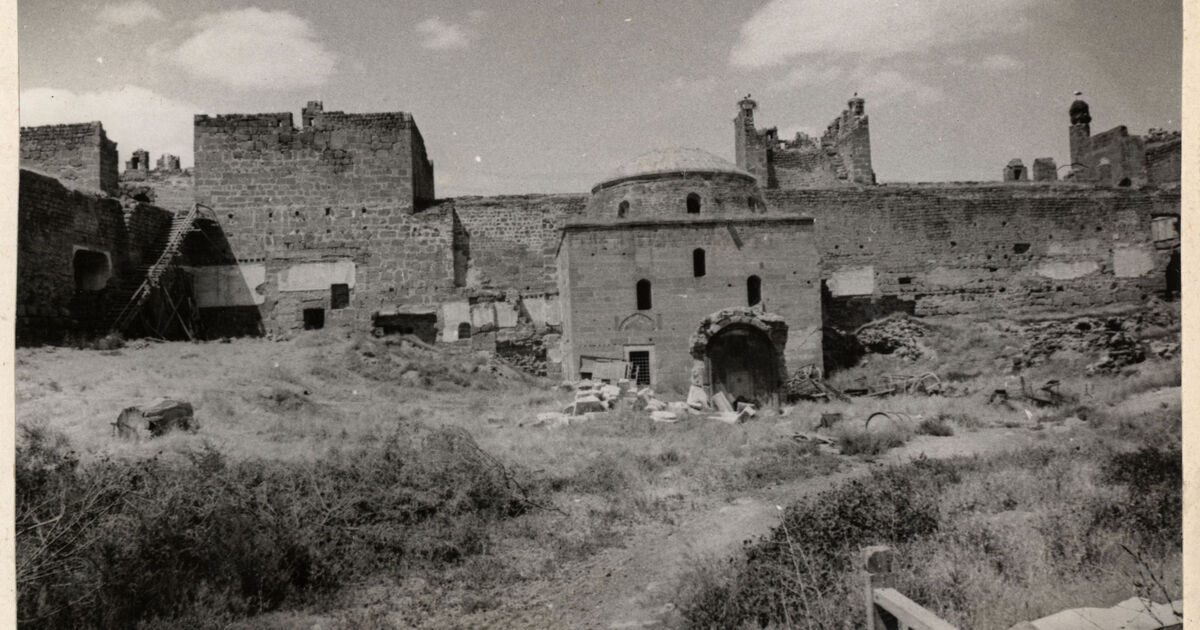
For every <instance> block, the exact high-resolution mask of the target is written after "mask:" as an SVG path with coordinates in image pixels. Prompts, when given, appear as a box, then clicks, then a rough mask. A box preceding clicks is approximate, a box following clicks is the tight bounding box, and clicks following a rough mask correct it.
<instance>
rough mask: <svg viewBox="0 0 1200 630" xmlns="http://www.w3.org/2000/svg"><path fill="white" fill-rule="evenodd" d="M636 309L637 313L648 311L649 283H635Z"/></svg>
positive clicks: (639, 281)
mask: <svg viewBox="0 0 1200 630" xmlns="http://www.w3.org/2000/svg"><path fill="white" fill-rule="evenodd" d="M637 308H638V310H639V311H648V310H650V281H649V280H638V283H637Z"/></svg>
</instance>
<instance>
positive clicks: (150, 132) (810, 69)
mask: <svg viewBox="0 0 1200 630" xmlns="http://www.w3.org/2000/svg"><path fill="white" fill-rule="evenodd" d="M18 25H19V38H18V48H19V54H20V70H19V75H20V80H21V92H20V117H21V124H22V125H41V124H52V123H67V122H85V121H90V120H100V121H102V122H103V123H104V127H105V130H106V131H107V132H108V136H109V138H110V139H112V140H114V141H116V142H117V143H118V151H119V152H120V159H121V160H122V162H123V161H124V160H126V159H128V157H129V156H130V154H131V152H132V151H133V150H134V149H137V148H144V149H146V150H148V151H150V153H151V159H157V156H158V155H160V154H161V153H164V152H168V153H174V154H177V155H180V156H181V157H182V161H183V164H184V166H189V165H191V164H192V147H191V144H192V116H193V115H194V114H198V113H205V114H229V113H254V112H287V111H290V112H294V113H295V114H296V118H295V119H296V122H297V124H299V120H300V118H299V111H300V109H301V108H302V107H303V106H304V104H305V103H306V102H307V101H310V100H321V101H324V104H325V109H326V110H327V111H331V110H336V111H346V112H380V111H406V112H411V113H412V114H413V116H414V117H415V119H416V122H417V125H418V127H419V128H420V130H421V133H422V135H423V136H424V138H425V145H426V148H427V151H428V153H429V156H430V158H431V159H432V160H433V161H434V164H435V177H436V179H435V181H436V187H437V194H438V196H439V197H450V196H461V195H495V194H523V193H556V192H586V191H588V190H589V189H590V188H591V187H592V185H594V184H595V183H596V182H598V181H599V180H600V179H601V178H602V177H603V176H604V175H605V174H606V173H608V172H610V171H612V170H613V169H614V168H616V167H617V166H618V165H619V164H621V163H623V162H625V161H628V160H631V159H633V158H635V157H637V156H638V155H641V154H643V153H645V152H647V151H651V150H654V149H659V148H664V147H697V148H700V149H704V150H707V151H709V152H712V153H714V154H716V155H718V156H721V157H724V158H726V159H729V160H730V161H732V160H733V122H732V120H733V117H734V116H735V115H736V113H737V101H738V100H739V99H740V98H741V97H743V96H745V95H746V94H752V95H753V97H754V98H755V100H757V101H758V103H759V110H758V112H757V114H756V119H757V121H758V124H759V126H760V127H765V126H776V127H778V128H779V131H780V135H781V136H785V137H790V136H792V135H793V134H794V133H795V132H796V131H804V132H807V133H810V134H817V135H819V134H820V133H821V132H823V131H824V129H825V127H826V125H828V124H829V122H830V121H832V120H833V119H834V118H835V117H836V116H837V115H838V114H839V112H841V110H842V109H844V108H845V106H846V101H847V100H848V99H849V98H850V97H851V96H852V95H853V94H854V93H856V92H857V93H858V94H859V95H860V96H862V97H863V98H865V99H866V110H867V114H868V115H869V116H870V119H871V151H872V158H873V165H874V168H875V172H876V175H877V177H878V179H879V181H880V182H881V183H882V182H912V181H987V180H998V179H1000V177H1001V172H1002V169H1003V167H1004V165H1005V164H1006V163H1007V162H1008V161H1009V160H1010V159H1012V158H1014V157H1018V158H1021V159H1022V160H1024V162H1025V164H1026V165H1032V162H1033V159H1034V158H1036V157H1053V158H1055V159H1056V160H1057V161H1058V164H1060V165H1064V164H1066V163H1067V162H1068V160H1067V159H1066V158H1067V127H1068V124H1069V123H1068V117H1067V107H1068V105H1069V104H1070V102H1071V101H1072V100H1073V99H1074V96H1073V94H1074V92H1075V91H1076V90H1079V91H1082V92H1083V94H1084V99H1085V100H1087V101H1088V102H1089V103H1090V104H1091V113H1092V130H1093V132H1094V133H1095V132H1099V131H1103V130H1106V129H1110V128H1112V127H1115V126H1117V125H1122V124H1123V125H1126V126H1127V127H1128V128H1129V130H1130V132H1131V133H1138V134H1144V133H1146V131H1147V129H1149V128H1152V127H1155V128H1165V129H1179V128H1180V98H1181V86H1180V82H1181V80H1180V76H1181V55H1182V7H1181V4H1180V3H1179V2H1178V0H1175V1H1174V2H1172V1H1169V0H1139V1H1138V2H1105V3H1097V2H1092V1H1090V0H1055V1H1054V2H1045V1H1044V0H988V1H987V2H977V1H974V0H972V1H969V2H968V1H965V0H924V1H915V0H907V1H897V0H890V1H883V0H856V1H854V2H833V1H829V0H757V1H753V2H751V1H742V2H716V1H714V0H704V1H701V0H694V1H683V0H674V1H666V0H663V1H659V2H644V1H640V0H636V1H635V0H628V1H626V0H622V1H616V0H582V1H577V2H560V1H556V0H515V1H508V2H504V3H494V2H493V3H484V2H465V1H460V0H436V1H429V2H422V1H417V0H413V1H394V2H380V1H379V0H342V1H340V2H329V0H319V1H318V0H290V1H287V2H283V1H274V0H246V1H234V0H189V1H187V2H181V1H171V2H154V1H151V0H130V1H122V0H117V1H114V2H103V1H90V0H21V1H20V2H19V4H18Z"/></svg>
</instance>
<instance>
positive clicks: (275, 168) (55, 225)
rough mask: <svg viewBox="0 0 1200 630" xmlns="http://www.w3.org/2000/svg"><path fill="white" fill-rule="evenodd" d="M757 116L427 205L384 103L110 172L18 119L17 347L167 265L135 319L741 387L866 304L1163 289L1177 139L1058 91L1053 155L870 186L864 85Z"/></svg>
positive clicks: (1077, 297) (90, 315)
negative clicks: (820, 112)
mask: <svg viewBox="0 0 1200 630" xmlns="http://www.w3.org/2000/svg"><path fill="white" fill-rule="evenodd" d="M756 107H757V104H756V103H755V101H753V100H752V99H750V98H749V97H747V98H745V99H743V100H742V101H741V102H740V103H738V106H737V110H736V116H735V117H734V119H733V124H734V130H735V135H734V146H733V148H734V152H733V154H734V156H735V161H736V163H729V162H726V161H724V160H722V159H721V158H718V157H716V156H713V155H710V154H708V153H705V152H702V151H698V150H694V149H672V150H664V151H659V152H655V153H651V154H648V155H646V156H642V157H640V158H636V159H633V160H631V161H630V162H628V163H627V164H626V165H624V166H623V167H621V168H620V169H618V170H617V171H616V172H614V173H612V174H611V175H610V176H608V177H605V178H604V179H603V180H601V181H600V182H599V183H597V184H596V186H595V187H594V188H593V189H592V191H591V192H590V194H573V195H572V194H568V195H509V196H495V197H460V198H453V199H437V198H436V196H435V189H434V171H433V164H432V163H431V162H430V161H429V159H428V157H427V155H426V152H425V140H424V137H423V135H422V133H421V131H420V130H418V128H417V124H416V121H415V120H414V118H413V116H411V115H410V114H407V113H401V112H396V113H380V114H352V113H342V112H332V111H324V108H323V106H322V104H321V103H320V102H310V103H309V104H308V106H306V107H305V108H304V109H303V114H302V116H301V121H300V124H299V126H297V125H296V124H295V121H294V120H293V117H292V115H291V114H287V113H281V114H249V115H246V114H237V115H218V116H209V115H197V116H196V117H195V124H194V130H195V135H194V149H195V166H194V167H193V168H191V169H187V170H182V169H180V168H179V164H178V160H177V159H175V158H173V156H163V157H161V158H159V159H158V160H157V161H156V162H155V163H154V166H153V167H152V166H151V156H150V155H149V154H147V153H146V152H144V151H141V150H139V151H136V152H134V154H133V155H132V156H131V157H130V159H129V160H127V162H126V164H125V166H126V168H125V170H124V172H123V173H120V174H119V175H118V164H119V163H118V160H117V152H116V144H115V143H113V142H111V141H110V140H108V139H107V137H106V136H105V134H104V131H103V128H102V127H101V125H100V124H99V123H89V124H84V125H60V126H53V127H36V128H26V129H22V134H21V140H22V142H21V144H22V146H21V156H22V162H21V165H22V173H21V190H20V214H19V229H20V235H19V239H18V241H19V254H18V272H19V274H20V275H19V282H18V321H17V333H18V342H19V343H40V342H47V341H49V342H61V341H63V340H64V339H68V338H73V337H78V336H87V335H97V334H102V333H103V332H105V331H106V330H108V329H109V328H111V327H112V324H113V322H114V321H115V320H114V319H113V311H114V310H117V309H119V305H122V304H124V303H126V302H128V301H129V296H130V295H131V294H132V292H133V288H132V287H136V286H138V285H139V284H145V283H146V281H147V279H148V278H150V275H148V274H149V272H148V271H147V269H149V268H151V267H152V266H153V265H154V264H156V263H155V261H160V262H161V260H162V259H167V258H169V259H170V262H171V268H172V269H173V270H175V276H176V277H175V280H174V281H173V284H172V285H171V286H172V287H174V288H173V289H171V290H170V291H167V290H164V291H161V293H163V296H162V299H161V300H160V302H161V303H150V304H148V305H147V306H146V307H145V308H146V309H148V310H150V311H152V312H154V313H158V315H159V316H158V318H157V320H156V321H157V322H158V323H157V324H156V325H155V326H154V327H153V328H154V329H155V330H156V331H158V332H157V334H161V335H173V334H179V335H185V336H196V337H201V338H216V337H223V336H232V335H247V334H249V335H269V336H272V337H276V338H286V337H289V336H292V335H295V334H297V333H298V332H299V331H302V330H304V329H316V328H341V329H345V330H350V331H362V332H372V331H373V332H375V333H377V334H387V333H389V332H398V333H409V334H414V335H417V336H419V337H421V338H422V339H424V340H426V341H429V342H431V343H432V342H437V343H461V344H470V345H471V346H473V347H476V348H479V349H482V350H490V351H495V352H498V353H500V354H501V355H503V356H506V357H508V358H510V359H512V360H513V361H515V362H517V363H518V364H520V365H522V366H524V367H527V368H530V369H533V370H535V371H541V372H545V373H548V374H551V375H561V376H567V377H571V378H574V377H580V376H587V375H591V376H593V377H596V378H605V379H611V378H614V377H620V376H623V375H630V376H633V377H634V378H636V379H637V380H639V381H640V382H642V383H648V384H650V385H652V386H654V387H661V388H668V389H684V388H686V387H687V386H688V385H689V384H690V383H697V384H702V385H705V386H709V387H711V388H713V389H720V390H724V391H727V392H730V393H731V394H735V395H743V396H744V397H746V398H761V396H762V395H763V392H769V391H770V390H772V389H773V388H775V387H777V386H778V384H779V382H781V381H782V379H784V378H786V376H787V374H788V373H789V372H790V371H792V370H795V369H797V368H799V367H802V366H804V365H807V364H816V365H819V364H820V363H821V362H822V346H823V336H824V334H826V333H827V332H829V331H831V330H834V329H842V330H846V329H852V328H854V327H856V326H858V325H860V324H862V323H864V322H866V321H869V320H870V319H872V318H875V317H879V316H882V315H885V314H888V313H892V312H897V311H902V312H908V313H912V314H916V315H933V314H947V315H948V314H972V313H973V314H979V315H984V316H987V315H991V314H1004V315H1008V314H1014V313H1037V312H1040V311H1062V310H1066V309H1088V308H1096V307H1101V306H1108V305H1114V304H1136V303H1139V302H1141V301H1144V300H1146V299H1148V298H1149V297H1150V296H1152V295H1160V294H1163V293H1164V292H1169V291H1171V290H1173V289H1177V284H1178V275H1179V271H1178V270H1179V232H1178V228H1179V200H1180V193H1179V185H1178V182H1179V168H1180V163H1179V152H1180V142H1179V135H1178V134H1177V133H1174V134H1171V133H1165V132H1157V131H1155V132H1152V133H1150V134H1148V135H1147V136H1144V137H1141V136H1130V135H1128V133H1127V132H1126V131H1125V128H1124V127H1118V128H1116V129H1114V130H1112V131H1109V132H1105V133H1102V134H1098V135H1095V136H1093V135H1091V133H1090V128H1089V126H1088V125H1089V123H1090V114H1089V113H1088V108H1087V105H1086V103H1082V101H1078V102H1076V103H1075V104H1072V105H1071V107H1070V108H1069V111H1068V112H1065V113H1066V114H1067V116H1064V127H1065V129H1064V132H1065V133H1064V135H1065V136H1066V138H1065V140H1067V141H1068V142H1069V144H1070V155H1071V164H1070V165H1063V166H1062V167H1058V166H1057V165H1055V164H1054V161H1053V160H1050V159H1048V158H1039V159H1036V160H1034V161H1033V167H1032V172H1028V171H1027V170H1026V168H1025V165H1024V163H1022V162H1021V161H1020V160H1013V161H1011V162H1009V163H1008V165H1007V166H1005V167H1004V169H1003V171H1002V173H1001V177H1000V178H999V181H994V182H977V183H953V184H883V185H880V184H877V183H876V177H875V171H874V169H873V166H872V164H871V139H870V129H869V125H868V118H867V115H866V113H865V108H866V104H865V101H864V99H862V98H859V97H857V96H855V97H854V98H852V99H850V100H849V101H848V103H847V108H846V109H845V110H844V111H843V112H842V113H841V114H840V115H839V116H838V117H837V118H836V119H835V120H834V121H833V122H832V123H831V124H830V125H829V127H828V129H827V130H826V132H825V133H824V134H823V135H822V137H821V138H811V137H808V136H804V135H803V134H801V135H798V136H797V137H796V138H795V139H792V140H780V139H779V138H778V137H777V132H776V130H775V129H773V128H769V129H759V128H757V127H756V122H755V119H754V114H755V109H756ZM435 135H436V134H435ZM1060 170H1065V171H1066V174H1065V175H1064V176H1063V177H1061V178H1060V177H1059V176H1058V174H1059V171H1060ZM196 204H199V206H197V205H196ZM185 215H187V216H188V217H190V218H187V221H186V222H187V224H188V225H187V226H184V227H187V228H188V231H187V234H186V237H185V238H183V239H182V240H181V241H180V243H179V244H178V247H177V248H172V247H169V246H168V245H169V243H171V242H172V241H171V234H172V233H173V232H174V231H175V230H177V229H178V228H179V227H180V223H181V217H184V216H185ZM176 249H177V250H178V251H176ZM160 266H161V265H160ZM155 278H156V279H155V283H156V284H158V283H159V282H160V281H159V280H158V279H157V276H155ZM1172 278H1173V279H1172ZM125 332H126V333H128V334H137V333H138V331H137V330H136V329H135V330H126V331H125ZM143 332H145V331H143ZM748 357H752V359H750V360H748Z"/></svg>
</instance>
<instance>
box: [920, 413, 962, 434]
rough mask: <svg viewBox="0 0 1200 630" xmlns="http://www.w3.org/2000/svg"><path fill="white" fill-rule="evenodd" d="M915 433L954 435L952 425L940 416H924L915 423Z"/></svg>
mask: <svg viewBox="0 0 1200 630" xmlns="http://www.w3.org/2000/svg"><path fill="white" fill-rule="evenodd" d="M917 433H920V434H921V435H934V436H938V437H949V436H951V435H954V427H952V426H950V423H949V422H946V421H945V420H943V419H942V418H940V417H938V418H926V419H924V420H922V421H921V424H919V425H917Z"/></svg>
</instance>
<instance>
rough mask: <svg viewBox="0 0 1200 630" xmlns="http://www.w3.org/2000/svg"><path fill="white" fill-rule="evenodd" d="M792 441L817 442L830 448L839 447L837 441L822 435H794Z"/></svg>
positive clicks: (800, 433)
mask: <svg viewBox="0 0 1200 630" xmlns="http://www.w3.org/2000/svg"><path fill="white" fill-rule="evenodd" d="M792 439H793V440H795V441H797V442H817V443H818V444H826V445H829V446H837V441H836V440H834V439H833V438H831V437H828V436H825V435H820V434H818V433H804V432H799V433H793V434H792Z"/></svg>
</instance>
